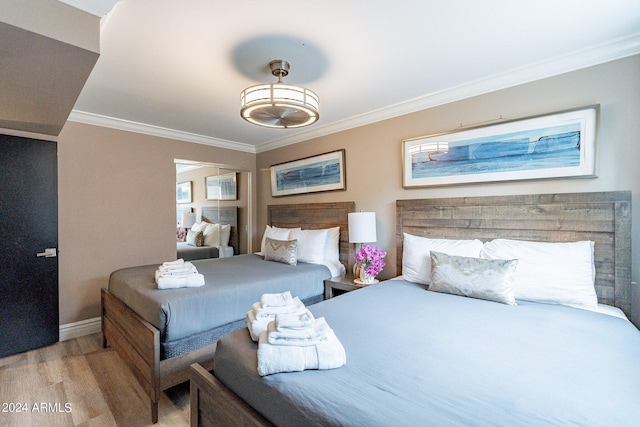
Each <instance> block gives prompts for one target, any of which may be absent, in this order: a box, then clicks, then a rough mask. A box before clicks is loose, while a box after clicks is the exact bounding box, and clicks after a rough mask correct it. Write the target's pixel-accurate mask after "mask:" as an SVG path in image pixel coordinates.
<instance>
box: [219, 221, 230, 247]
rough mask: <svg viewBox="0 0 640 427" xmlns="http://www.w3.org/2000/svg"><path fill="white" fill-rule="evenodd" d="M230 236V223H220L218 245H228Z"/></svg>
mask: <svg viewBox="0 0 640 427" xmlns="http://www.w3.org/2000/svg"><path fill="white" fill-rule="evenodd" d="M230 238H231V224H220V246H228V245H229V239H230Z"/></svg>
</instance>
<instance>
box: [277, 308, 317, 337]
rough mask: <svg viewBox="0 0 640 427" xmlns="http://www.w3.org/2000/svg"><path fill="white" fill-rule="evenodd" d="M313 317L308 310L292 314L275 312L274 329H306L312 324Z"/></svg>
mask: <svg viewBox="0 0 640 427" xmlns="http://www.w3.org/2000/svg"><path fill="white" fill-rule="evenodd" d="M314 320H315V317H313V314H311V312H310V311H309V310H305V311H303V312H302V313H299V314H298V313H294V314H276V330H277V331H282V332H284V331H288V330H299V329H306V328H309V327H311V326H313V321H314Z"/></svg>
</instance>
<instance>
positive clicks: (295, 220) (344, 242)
mask: <svg viewBox="0 0 640 427" xmlns="http://www.w3.org/2000/svg"><path fill="white" fill-rule="evenodd" d="M355 207H356V204H355V203H354V202H335V203H308V204H293V205H269V206H267V224H269V225H271V226H274V227H282V228H294V227H300V228H303V229H318V228H331V227H340V262H342V264H344V265H345V267H346V268H347V271H350V268H352V267H353V257H354V253H353V245H352V244H350V243H349V220H348V214H349V213H350V212H355Z"/></svg>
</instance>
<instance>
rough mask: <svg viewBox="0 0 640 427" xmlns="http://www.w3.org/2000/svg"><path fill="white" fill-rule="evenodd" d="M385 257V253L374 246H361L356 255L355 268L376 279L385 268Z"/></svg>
mask: <svg viewBox="0 0 640 427" xmlns="http://www.w3.org/2000/svg"><path fill="white" fill-rule="evenodd" d="M385 256H387V253H386V252H385V251H383V250H382V249H380V248H378V247H376V246H375V245H366V244H365V245H362V248H361V249H360V250H359V251H358V252H357V253H356V266H357V267H358V268H360V269H361V270H364V271H365V273H367V274H368V275H369V276H372V277H376V276H377V275H378V274H380V272H381V271H382V269H383V268H384V266H385V263H384V260H383V258H384V257H385Z"/></svg>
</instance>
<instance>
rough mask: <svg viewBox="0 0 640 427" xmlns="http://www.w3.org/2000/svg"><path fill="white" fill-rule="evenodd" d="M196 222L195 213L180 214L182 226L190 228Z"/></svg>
mask: <svg viewBox="0 0 640 427" xmlns="http://www.w3.org/2000/svg"><path fill="white" fill-rule="evenodd" d="M195 223H196V214H195V213H189V212H185V213H183V214H182V228H191V227H193V224H195Z"/></svg>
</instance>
